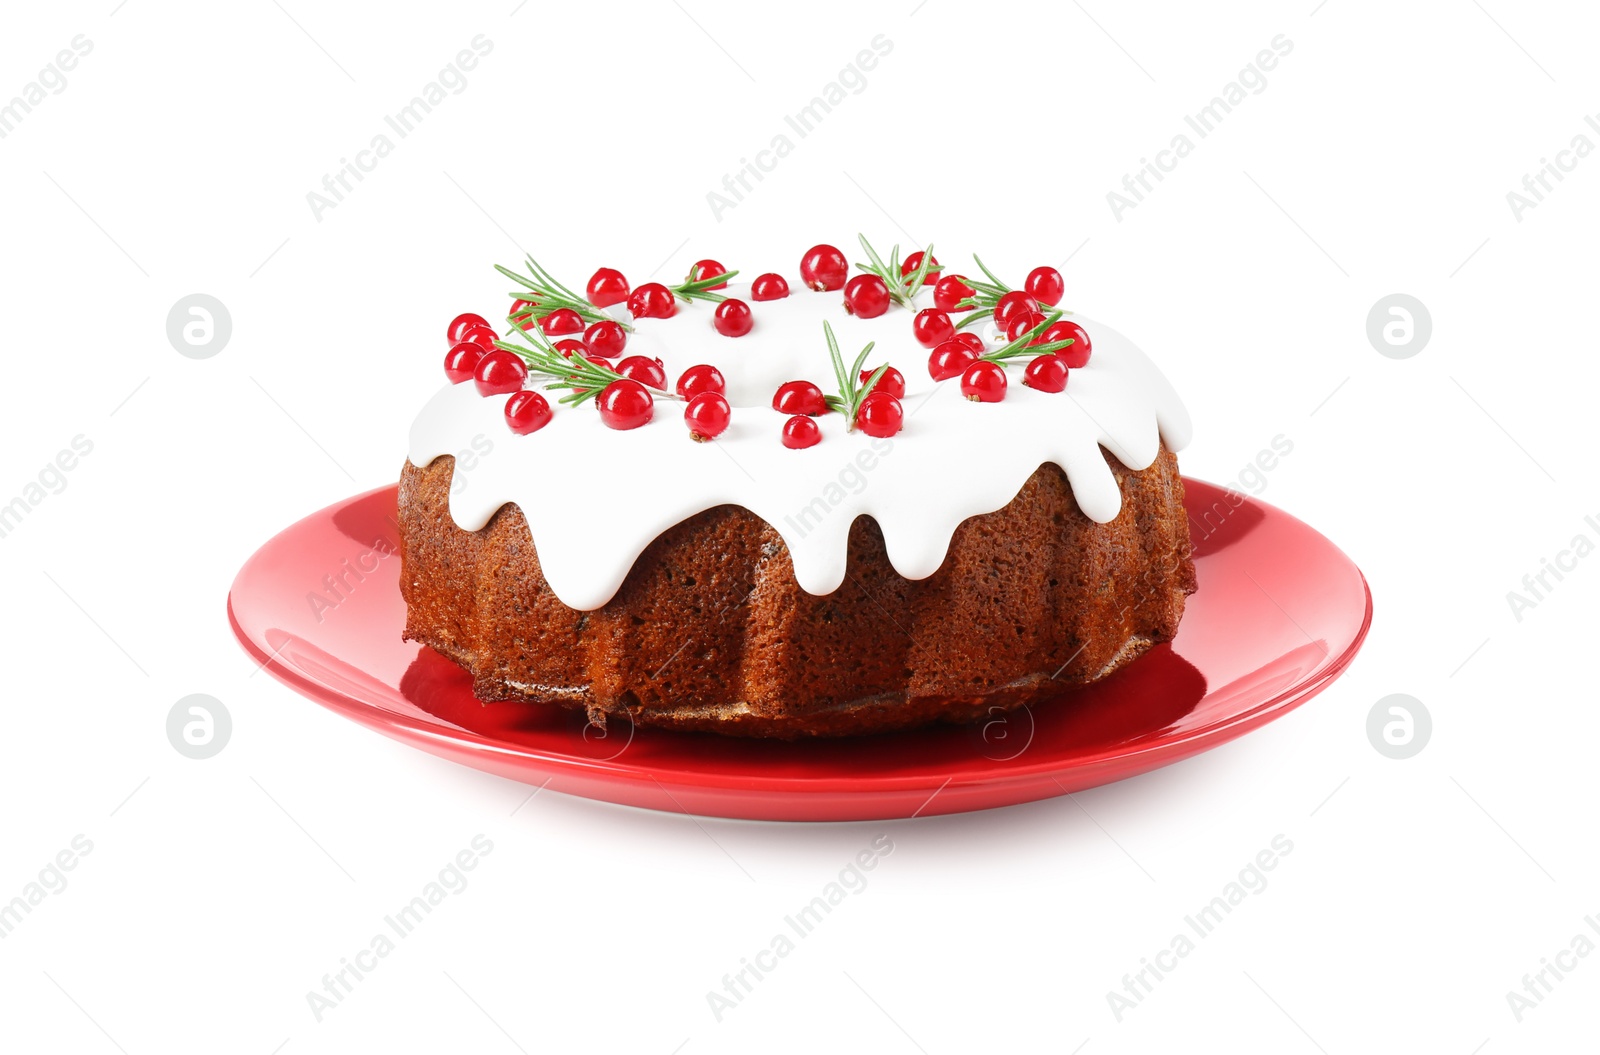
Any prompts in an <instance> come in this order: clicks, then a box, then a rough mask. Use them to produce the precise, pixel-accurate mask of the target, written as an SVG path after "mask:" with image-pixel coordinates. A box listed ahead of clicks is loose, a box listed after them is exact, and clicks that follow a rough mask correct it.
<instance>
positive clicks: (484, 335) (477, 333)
mask: <svg viewBox="0 0 1600 1055" xmlns="http://www.w3.org/2000/svg"><path fill="white" fill-rule="evenodd" d="M461 339H462V340H463V341H465V342H467V343H468V344H475V345H477V346H478V347H479V348H482V349H483V350H484V351H486V352H492V351H494V342H495V341H498V340H499V339H500V335H499V334H498V333H495V332H494V330H493V328H491V327H490V326H488V325H484V326H477V325H474V326H468V327H467V328H466V329H465V330H462V331H461Z"/></svg>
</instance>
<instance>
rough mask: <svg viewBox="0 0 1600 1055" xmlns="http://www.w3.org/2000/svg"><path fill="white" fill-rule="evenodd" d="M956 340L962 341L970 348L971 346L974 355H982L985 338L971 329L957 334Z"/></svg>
mask: <svg viewBox="0 0 1600 1055" xmlns="http://www.w3.org/2000/svg"><path fill="white" fill-rule="evenodd" d="M956 340H958V341H960V342H961V343H962V344H964V345H966V346H967V347H968V348H971V349H972V353H973V354H974V355H982V354H983V352H984V347H983V338H982V337H979V336H978V335H977V334H975V333H973V332H972V331H971V330H966V331H964V332H962V333H958V334H956Z"/></svg>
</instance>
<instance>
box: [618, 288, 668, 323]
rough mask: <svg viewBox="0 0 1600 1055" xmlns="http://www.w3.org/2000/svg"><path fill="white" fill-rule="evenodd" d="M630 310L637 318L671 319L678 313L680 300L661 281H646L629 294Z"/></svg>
mask: <svg viewBox="0 0 1600 1055" xmlns="http://www.w3.org/2000/svg"><path fill="white" fill-rule="evenodd" d="M628 311H629V312H630V313H632V315H633V317H634V318H636V319H670V318H672V316H673V315H675V314H677V311H678V301H677V299H676V298H674V297H673V295H672V290H670V289H668V288H667V287H666V286H663V285H662V284H661V283H659V282H646V283H645V284H644V285H642V286H640V287H639V288H638V289H636V290H634V291H633V292H632V293H630V294H628Z"/></svg>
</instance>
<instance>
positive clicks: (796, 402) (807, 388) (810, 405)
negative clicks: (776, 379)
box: [772, 381, 828, 414]
mask: <svg viewBox="0 0 1600 1055" xmlns="http://www.w3.org/2000/svg"><path fill="white" fill-rule="evenodd" d="M772 409H773V410H776V411H777V412H778V413H780V414H826V413H827V412H828V404H827V401H826V400H824V399H823V398H822V389H820V388H818V387H817V386H816V385H814V384H812V383H811V382H810V381H786V382H784V383H783V384H781V385H779V386H778V391H777V392H776V393H775V394H774V395H773V397H772Z"/></svg>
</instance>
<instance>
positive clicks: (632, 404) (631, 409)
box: [595, 377, 656, 429]
mask: <svg viewBox="0 0 1600 1055" xmlns="http://www.w3.org/2000/svg"><path fill="white" fill-rule="evenodd" d="M595 405H596V406H598V407H599V408H600V420H601V421H603V422H605V423H606V424H607V425H609V426H610V427H611V428H614V429H636V428H638V427H639V426H640V425H644V424H647V423H648V422H649V421H650V419H651V418H652V417H653V416H654V415H655V412H656V401H655V400H653V399H651V398H650V393H649V392H646V391H645V390H644V386H643V385H641V384H640V383H639V382H637V381H634V380H632V379H630V378H626V377H625V378H623V379H622V380H621V381H613V382H611V383H610V384H609V385H607V386H606V387H605V388H602V389H601V390H600V395H599V396H598V397H597V398H596V399H595Z"/></svg>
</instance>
